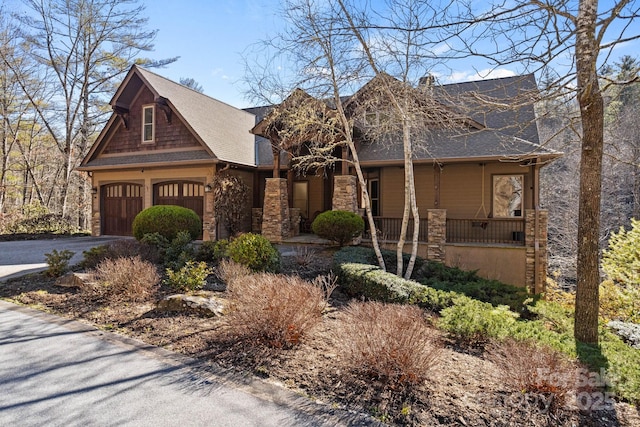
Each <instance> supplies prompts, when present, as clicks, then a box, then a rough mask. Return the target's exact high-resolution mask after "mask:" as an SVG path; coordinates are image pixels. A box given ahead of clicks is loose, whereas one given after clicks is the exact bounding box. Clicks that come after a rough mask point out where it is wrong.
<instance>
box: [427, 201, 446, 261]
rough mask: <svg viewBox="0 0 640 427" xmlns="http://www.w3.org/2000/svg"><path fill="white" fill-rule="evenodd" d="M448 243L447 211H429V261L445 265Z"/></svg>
mask: <svg viewBox="0 0 640 427" xmlns="http://www.w3.org/2000/svg"><path fill="white" fill-rule="evenodd" d="M446 242H447V210H446V209H428V210H427V259H428V260H432V261H438V262H441V263H444V261H445V251H446V249H445V243H446Z"/></svg>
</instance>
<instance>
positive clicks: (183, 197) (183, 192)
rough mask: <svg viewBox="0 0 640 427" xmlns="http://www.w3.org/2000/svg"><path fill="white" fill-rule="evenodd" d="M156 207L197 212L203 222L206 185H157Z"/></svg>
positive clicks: (177, 183) (166, 183)
mask: <svg viewBox="0 0 640 427" xmlns="http://www.w3.org/2000/svg"><path fill="white" fill-rule="evenodd" d="M153 204H154V205H176V206H182V207H184V208H189V209H192V210H193V211H195V213H197V214H198V216H199V217H200V220H201V221H202V214H203V212H204V185H203V184H202V183H201V182H191V181H172V182H162V183H159V184H156V185H155V186H154V188H153Z"/></svg>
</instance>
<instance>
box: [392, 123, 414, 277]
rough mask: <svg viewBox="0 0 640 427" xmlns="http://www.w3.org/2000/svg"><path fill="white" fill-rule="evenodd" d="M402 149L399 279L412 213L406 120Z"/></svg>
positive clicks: (397, 265) (407, 124)
mask: <svg viewBox="0 0 640 427" xmlns="http://www.w3.org/2000/svg"><path fill="white" fill-rule="evenodd" d="M402 147H403V151H404V208H403V210H402V225H401V226H400V236H399V237H398V245H397V247H396V260H397V261H396V263H397V264H396V274H397V275H398V276H399V277H402V273H403V271H404V262H403V259H402V253H403V249H404V242H405V241H406V240H407V228H408V227H409V214H410V212H411V197H410V195H409V188H410V185H411V167H410V166H411V133H410V129H409V123H408V120H407V119H406V118H404V119H403V120H402Z"/></svg>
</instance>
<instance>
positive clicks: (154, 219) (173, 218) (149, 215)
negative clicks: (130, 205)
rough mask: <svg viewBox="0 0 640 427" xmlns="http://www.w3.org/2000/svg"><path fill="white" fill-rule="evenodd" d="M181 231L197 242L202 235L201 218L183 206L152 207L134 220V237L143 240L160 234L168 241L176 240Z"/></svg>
mask: <svg viewBox="0 0 640 427" xmlns="http://www.w3.org/2000/svg"><path fill="white" fill-rule="evenodd" d="M180 231H186V232H188V233H189V235H190V236H191V239H192V240H195V239H197V238H198V236H200V234H201V233H202V223H201V221H200V217H199V216H198V214H196V213H195V212H194V211H193V210H191V209H187V208H183V207H181V206H171V205H156V206H151V207H149V208H147V209H145V210H143V211H142V212H140V213H139V214H138V215H136V217H135V219H134V220H133V236H134V237H135V238H136V239H137V240H141V239H142V238H143V237H144V235H145V234H150V233H159V234H160V235H161V236H163V237H164V238H166V239H167V240H168V241H172V240H173V239H175V238H176V236H177V234H178V233H179V232H180Z"/></svg>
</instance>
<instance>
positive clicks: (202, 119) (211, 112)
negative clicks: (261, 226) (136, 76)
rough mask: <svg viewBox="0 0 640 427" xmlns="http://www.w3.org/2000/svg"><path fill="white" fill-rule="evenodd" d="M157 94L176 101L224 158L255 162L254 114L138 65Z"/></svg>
mask: <svg viewBox="0 0 640 427" xmlns="http://www.w3.org/2000/svg"><path fill="white" fill-rule="evenodd" d="M137 71H138V72H139V73H140V75H141V76H142V78H143V79H144V80H145V81H146V82H147V83H148V84H149V86H150V89H151V90H152V91H154V92H155V93H156V94H157V95H158V96H161V97H163V98H166V99H167V100H168V101H169V103H170V104H171V105H173V106H174V107H175V109H176V111H177V112H178V114H180V115H181V116H182V117H183V118H184V120H185V122H186V123H187V125H188V126H190V127H191V129H192V130H193V132H195V134H196V135H197V136H199V137H200V139H201V140H202V141H203V142H204V143H205V144H206V145H207V147H209V149H210V150H211V151H212V152H213V154H214V155H215V156H216V157H217V158H218V159H220V160H222V161H228V162H233V163H238V164H242V165H255V149H254V136H253V135H251V134H250V133H249V129H251V128H252V127H253V126H254V124H255V116H254V115H253V114H251V113H249V112H247V111H244V110H240V109H238V108H235V107H232V106H230V105H228V104H225V103H223V102H221V101H218V100H217V99H214V98H211V97H209V96H207V95H204V94H202V93H199V92H196V91H194V90H191V89H189V88H187V87H186V86H183V85H181V84H178V83H175V82H173V81H171V80H169V79H167V78H165V77H162V76H159V75H158V74H155V73H153V72H151V71H149V70H145V69H144V68H140V67H137Z"/></svg>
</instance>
